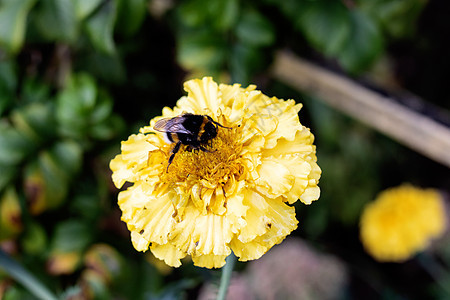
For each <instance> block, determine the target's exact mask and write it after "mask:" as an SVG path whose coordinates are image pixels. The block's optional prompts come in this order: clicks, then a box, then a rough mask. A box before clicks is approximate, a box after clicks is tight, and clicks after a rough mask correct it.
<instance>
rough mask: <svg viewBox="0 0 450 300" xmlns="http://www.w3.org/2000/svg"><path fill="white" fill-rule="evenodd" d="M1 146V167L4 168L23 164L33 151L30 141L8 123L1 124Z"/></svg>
mask: <svg viewBox="0 0 450 300" xmlns="http://www.w3.org/2000/svg"><path fill="white" fill-rule="evenodd" d="M0 145H1V147H0V165H4V166H5V165H9V166H14V165H17V164H19V163H21V162H22V161H23V159H24V158H25V157H26V156H27V155H28V154H29V153H31V151H33V147H32V143H30V140H29V139H28V138H27V137H26V136H25V135H23V134H22V133H21V132H20V131H19V130H17V129H16V128H14V127H12V126H10V125H9V124H7V123H0ZM2 171H3V169H2ZM0 173H1V172H0Z"/></svg>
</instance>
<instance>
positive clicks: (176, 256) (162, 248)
mask: <svg viewBox="0 0 450 300" xmlns="http://www.w3.org/2000/svg"><path fill="white" fill-rule="evenodd" d="M150 250H151V251H152V253H153V255H154V256H155V257H156V258H159V259H161V260H164V262H165V263H166V264H168V265H169V266H171V267H175V268H178V267H179V266H181V261H180V259H182V258H184V257H185V256H186V253H185V252H183V251H180V250H179V249H177V248H176V247H174V246H173V245H171V244H164V245H158V244H152V245H151V246H150Z"/></svg>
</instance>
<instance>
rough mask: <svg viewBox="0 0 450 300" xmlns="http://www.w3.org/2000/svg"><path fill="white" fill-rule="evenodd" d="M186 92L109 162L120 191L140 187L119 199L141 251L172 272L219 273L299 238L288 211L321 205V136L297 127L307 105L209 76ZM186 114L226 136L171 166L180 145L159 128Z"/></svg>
mask: <svg viewBox="0 0 450 300" xmlns="http://www.w3.org/2000/svg"><path fill="white" fill-rule="evenodd" d="M184 88H185V90H186V91H187V96H184V97H182V98H181V99H180V100H179V101H178V102H177V106H176V107H175V108H174V109H170V108H168V107H165V108H164V109H163V115H162V116H161V117H156V118H154V119H153V120H151V121H150V126H146V127H143V128H141V130H140V133H139V134H136V135H131V136H130V137H129V139H128V140H127V141H124V142H122V152H121V153H120V154H119V155H117V156H116V157H115V158H114V159H113V160H112V161H111V164H110V167H111V169H112V171H113V175H112V178H113V181H114V183H115V185H116V186H117V187H118V188H120V187H122V185H123V184H124V183H125V182H130V183H133V185H132V186H131V187H129V188H128V189H127V190H125V191H122V192H121V193H120V194H119V200H118V202H119V206H120V209H121V210H122V212H123V214H122V220H123V221H125V222H126V223H127V226H128V229H129V230H130V231H131V240H132V243H133V245H134V247H135V248H136V250H138V251H146V250H147V249H150V250H151V251H152V253H153V254H154V255H155V256H156V257H157V258H159V259H161V260H164V261H165V262H166V263H167V264H168V265H170V266H174V267H178V266H180V265H181V262H180V259H181V258H183V257H185V256H187V255H190V256H191V258H192V261H193V263H194V264H195V265H197V266H200V267H206V268H218V267H222V266H223V265H224V264H225V258H226V257H227V256H228V255H230V253H231V251H233V252H234V253H235V255H236V256H238V257H239V258H240V260H241V261H247V260H253V259H257V258H259V257H261V256H262V255H263V254H264V253H266V252H267V250H269V249H270V248H271V247H272V246H273V245H275V244H278V243H280V242H281V241H282V240H283V239H284V238H285V237H286V236H287V235H288V234H290V233H291V232H292V231H293V230H294V229H296V227H297V223H298V222H297V220H296V218H295V209H294V207H292V206H291V204H293V203H294V202H296V201H297V200H298V199H300V201H302V202H303V203H305V204H310V203H311V202H312V201H314V200H316V199H318V198H319V194H320V190H319V187H318V186H317V184H318V181H319V178H320V174H321V170H320V168H319V167H318V165H317V163H316V161H317V158H316V155H315V146H314V145H313V141H314V137H313V135H312V134H311V133H310V131H309V129H308V128H306V127H304V126H302V125H301V124H300V122H299V119H298V112H299V110H300V108H301V104H295V101H294V100H288V101H284V100H280V99H277V98H275V97H272V98H269V97H268V96H266V95H264V94H263V93H261V92H260V91H258V90H256V87H255V86H253V85H251V86H249V87H247V88H242V87H240V85H238V84H234V85H226V84H220V85H218V84H217V83H215V82H214V81H213V80H212V78H209V77H205V78H203V79H201V80H200V79H195V80H190V81H187V82H186V83H185V84H184ZM184 113H192V114H199V115H207V116H210V117H211V118H212V119H213V120H214V121H215V122H217V123H219V124H220V125H222V126H224V127H221V126H217V136H216V137H214V138H213V139H211V140H210V141H208V142H207V143H205V144H204V145H203V147H204V150H207V151H202V150H201V149H194V150H192V149H189V147H188V146H186V145H181V148H180V150H179V151H178V153H177V154H176V155H175V156H174V159H173V161H172V163H171V164H170V166H169V167H168V160H169V157H170V156H171V152H172V150H173V148H174V146H175V144H174V143H167V142H166V141H165V139H164V138H165V134H164V133H161V132H158V131H155V129H154V126H155V123H156V122H157V121H158V120H161V119H163V118H174V117H177V116H180V115H182V114H184Z"/></svg>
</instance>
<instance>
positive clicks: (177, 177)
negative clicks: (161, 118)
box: [163, 127, 243, 189]
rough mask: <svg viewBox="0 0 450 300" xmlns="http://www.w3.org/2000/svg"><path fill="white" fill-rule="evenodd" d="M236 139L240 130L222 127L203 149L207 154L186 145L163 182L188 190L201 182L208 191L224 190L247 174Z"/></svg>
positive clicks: (240, 147)
mask: <svg viewBox="0 0 450 300" xmlns="http://www.w3.org/2000/svg"><path fill="white" fill-rule="evenodd" d="M236 137H237V130H236V129H234V128H222V127H218V128H217V136H216V137H215V138H213V139H211V140H210V141H208V142H207V143H205V144H203V145H202V146H203V147H204V148H205V149H206V150H207V151H203V150H201V149H190V147H189V146H186V145H182V146H181V147H180V150H179V151H178V153H176V154H175V157H174V159H173V161H172V163H171V165H170V166H169V168H168V171H167V172H166V174H165V176H163V181H165V182H168V183H169V184H178V183H185V184H187V188H190V187H192V186H193V185H195V184H197V183H198V182H199V181H200V182H201V183H202V185H203V186H204V187H206V188H212V189H215V188H218V187H223V185H225V184H226V183H227V182H228V181H229V180H230V179H231V178H232V177H240V176H241V175H242V173H243V166H242V163H241V160H240V157H239V154H240V152H241V149H242V145H239V144H238V142H237V138H236ZM236 179H237V178H236Z"/></svg>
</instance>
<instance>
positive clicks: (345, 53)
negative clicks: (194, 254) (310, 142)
mask: <svg viewBox="0 0 450 300" xmlns="http://www.w3.org/2000/svg"><path fill="white" fill-rule="evenodd" d="M449 13H450V3H449V2H447V1H443V0H429V1H426V0H342V1H339V0H284V1H275V0H259V1H258V0H250V1H242V0H209V1H201V0H180V1H176V0H90V1H88V0H86V1H84V0H1V1H0V248H1V249H2V251H3V254H2V257H1V259H0V299H36V297H37V295H36V294H35V293H34V292H32V291H31V292H30V290H29V289H27V288H25V287H24V285H23V283H21V282H20V280H19V282H18V280H17V278H16V277H14V276H12V274H11V272H8V271H7V270H8V268H6V267H5V266H6V265H7V264H8V263H5V262H4V260H5V257H12V258H14V260H15V261H17V262H18V264H19V265H21V266H22V267H24V268H25V269H26V270H28V272H29V273H30V274H32V275H33V276H34V277H36V279H37V280H38V282H40V284H41V285H43V286H46V287H48V288H49V289H50V290H51V291H52V292H53V293H54V294H56V295H58V296H59V297H60V298H61V299H197V298H201V299H213V298H214V293H215V291H216V289H217V284H218V278H219V276H220V271H219V270H207V269H201V268H196V267H193V266H192V263H191V262H189V261H185V262H184V263H183V265H182V267H180V268H178V269H172V268H169V267H167V266H165V265H164V264H163V263H161V262H160V261H158V260H157V259H155V258H154V257H153V256H152V254H150V253H138V252H137V251H135V250H134V249H133V247H132V245H131V241H130V238H129V233H128V231H127V229H126V226H125V224H124V223H123V222H121V221H120V216H121V212H120V210H119V208H118V206H117V203H116V201H117V193H118V191H117V189H116V188H115V187H114V186H113V184H112V181H111V179H110V176H111V171H110V170H109V166H108V165H109V161H110V160H111V159H112V158H113V157H114V156H115V155H116V154H118V153H119V151H120V141H122V140H125V139H126V138H127V137H128V136H129V135H130V134H132V133H136V132H137V131H138V129H139V127H141V126H144V125H147V124H148V122H149V120H150V119H151V118H153V117H155V116H158V115H160V114H161V110H162V108H163V107H164V106H174V105H175V103H176V101H177V100H178V99H179V98H180V97H181V96H182V95H183V93H184V92H183V89H182V84H183V82H184V81H185V80H187V79H190V78H194V77H202V76H206V75H208V76H213V77H214V79H215V81H218V82H224V83H241V84H242V85H244V86H246V85H248V84H250V83H252V84H256V85H257V86H258V89H260V90H262V91H263V92H264V93H265V94H267V95H269V96H277V97H278V98H284V99H289V98H292V99H295V100H296V101H297V102H301V103H303V104H304V106H303V109H302V110H301V112H300V120H301V122H302V124H303V125H305V126H307V127H310V128H311V130H312V132H313V133H314V135H315V137H316V141H315V144H316V145H317V156H318V162H319V165H320V167H321V168H322V171H323V174H322V178H321V181H320V187H321V191H322V195H321V198H320V199H319V200H318V201H316V202H314V203H313V204H311V205H309V206H305V205H303V204H296V209H297V218H298V219H299V228H298V229H297V230H296V231H295V232H293V233H292V234H291V236H289V237H288V238H287V240H286V241H285V242H283V243H282V244H280V245H278V246H275V247H274V248H273V249H272V250H270V251H269V252H268V253H267V254H266V255H264V256H263V257H262V258H261V259H260V260H257V261H255V262H249V263H238V264H237V266H236V274H235V276H234V278H233V281H232V288H231V290H230V294H229V298H230V299H362V298H364V299H450V292H449V290H448V286H450V275H449V274H450V273H449V270H450V243H449V241H450V239H449V237H448V234H447V233H446V234H444V235H443V236H441V237H440V238H439V239H437V240H436V241H435V242H433V243H432V244H431V245H430V247H428V248H427V249H426V250H425V251H423V253H421V254H419V255H418V256H413V257H412V258H411V259H409V260H407V261H405V262H402V263H380V262H377V261H376V260H374V259H373V258H372V257H371V256H370V255H368V254H367V253H366V252H365V250H364V248H363V246H362V244H361V242H360V238H359V236H360V235H359V220H360V216H361V213H362V211H363V209H364V206H365V204H367V203H369V202H371V201H373V200H374V199H375V197H376V195H377V194H378V193H379V192H380V191H382V190H384V189H386V188H389V187H393V186H398V185H400V184H402V183H405V182H409V183H411V184H413V185H415V186H419V187H429V188H436V189H438V190H439V191H440V192H441V194H442V195H443V198H444V200H445V201H447V204H448V193H449V192H450V172H449V169H448V166H445V164H442V163H439V162H436V161H435V159H433V160H432V159H430V158H428V157H426V156H424V155H421V154H418V153H417V152H415V151H414V150H412V149H410V148H408V147H406V146H405V145H404V144H403V143H401V142H398V141H396V140H394V139H392V138H390V137H387V136H385V135H383V134H381V133H379V132H377V131H376V130H374V129H373V128H372V126H370V124H369V125H368V124H363V123H361V122H359V121H356V120H355V119H354V116H351V115H346V114H344V113H342V112H340V111H339V110H336V109H335V108H333V107H330V106H329V104H328V102H326V101H323V100H324V99H321V98H320V97H317V96H316V95H314V93H310V92H307V91H302V89H301V88H296V87H295V86H293V85H292V84H290V85H288V84H286V82H285V80H282V79H280V78H282V77H283V76H280V75H279V74H280V73H283V70H281V71H280V70H278V71H277V74H278V75H274V73H273V72H272V69H273V65H274V62H275V61H276V59H277V57H279V55H280V53H281V55H282V53H287V52H288V53H290V54H293V56H294V57H301V58H303V59H306V60H308V61H309V62H311V63H312V64H314V65H316V66H321V67H322V68H324V69H326V70H328V71H331V72H333V74H336V75H337V76H340V77H343V78H351V79H352V80H355V82H356V83H357V84H358V85H361V86H364V87H366V88H368V89H370V90H371V91H373V92H374V93H377V94H379V95H391V93H395V94H398V93H400V94H401V95H405V94H406V92H407V95H414V97H413V99H415V100H414V101H412V102H411V101H408V99H405V98H402V97H400V98H396V99H393V101H394V102H396V103H400V104H401V105H402V106H404V107H406V108H407V109H412V110H414V111H416V112H417V113H419V114H420V115H422V116H424V117H426V118H429V119H432V120H435V121H436V122H437V123H439V124H440V125H442V126H444V127H447V130H448V126H449V124H450V118H449V117H448V116H449V115H448V110H449V109H450V101H449V98H448V94H449V93H448V88H449V83H450V82H449V79H450V56H449V55H448V54H449V53H450V39H449V38H450V20H449V17H448V16H449ZM280 51H281V52H280ZM286 72H289V70H288V68H286ZM417 99H421V100H417ZM417 101H419V102H417ZM417 103H419V104H417ZM373 113H374V114H375V113H376V112H373ZM423 143H425V144H426V143H428V141H427V140H426V139H424V141H423ZM448 150H449V151H450V149H448ZM5 253H6V254H5ZM6 255H7V256H6ZM6 260H7V259H6ZM292 262H295V264H293V263H292ZM13 269H14V267H13ZM11 276H12V277H11ZM19 277H20V276H19ZM14 278H15V279H14ZM22 278H23V277H22ZM261 283H265V284H261ZM269 287H270V288H269ZM446 287H447V289H446ZM265 289H266V290H265Z"/></svg>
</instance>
